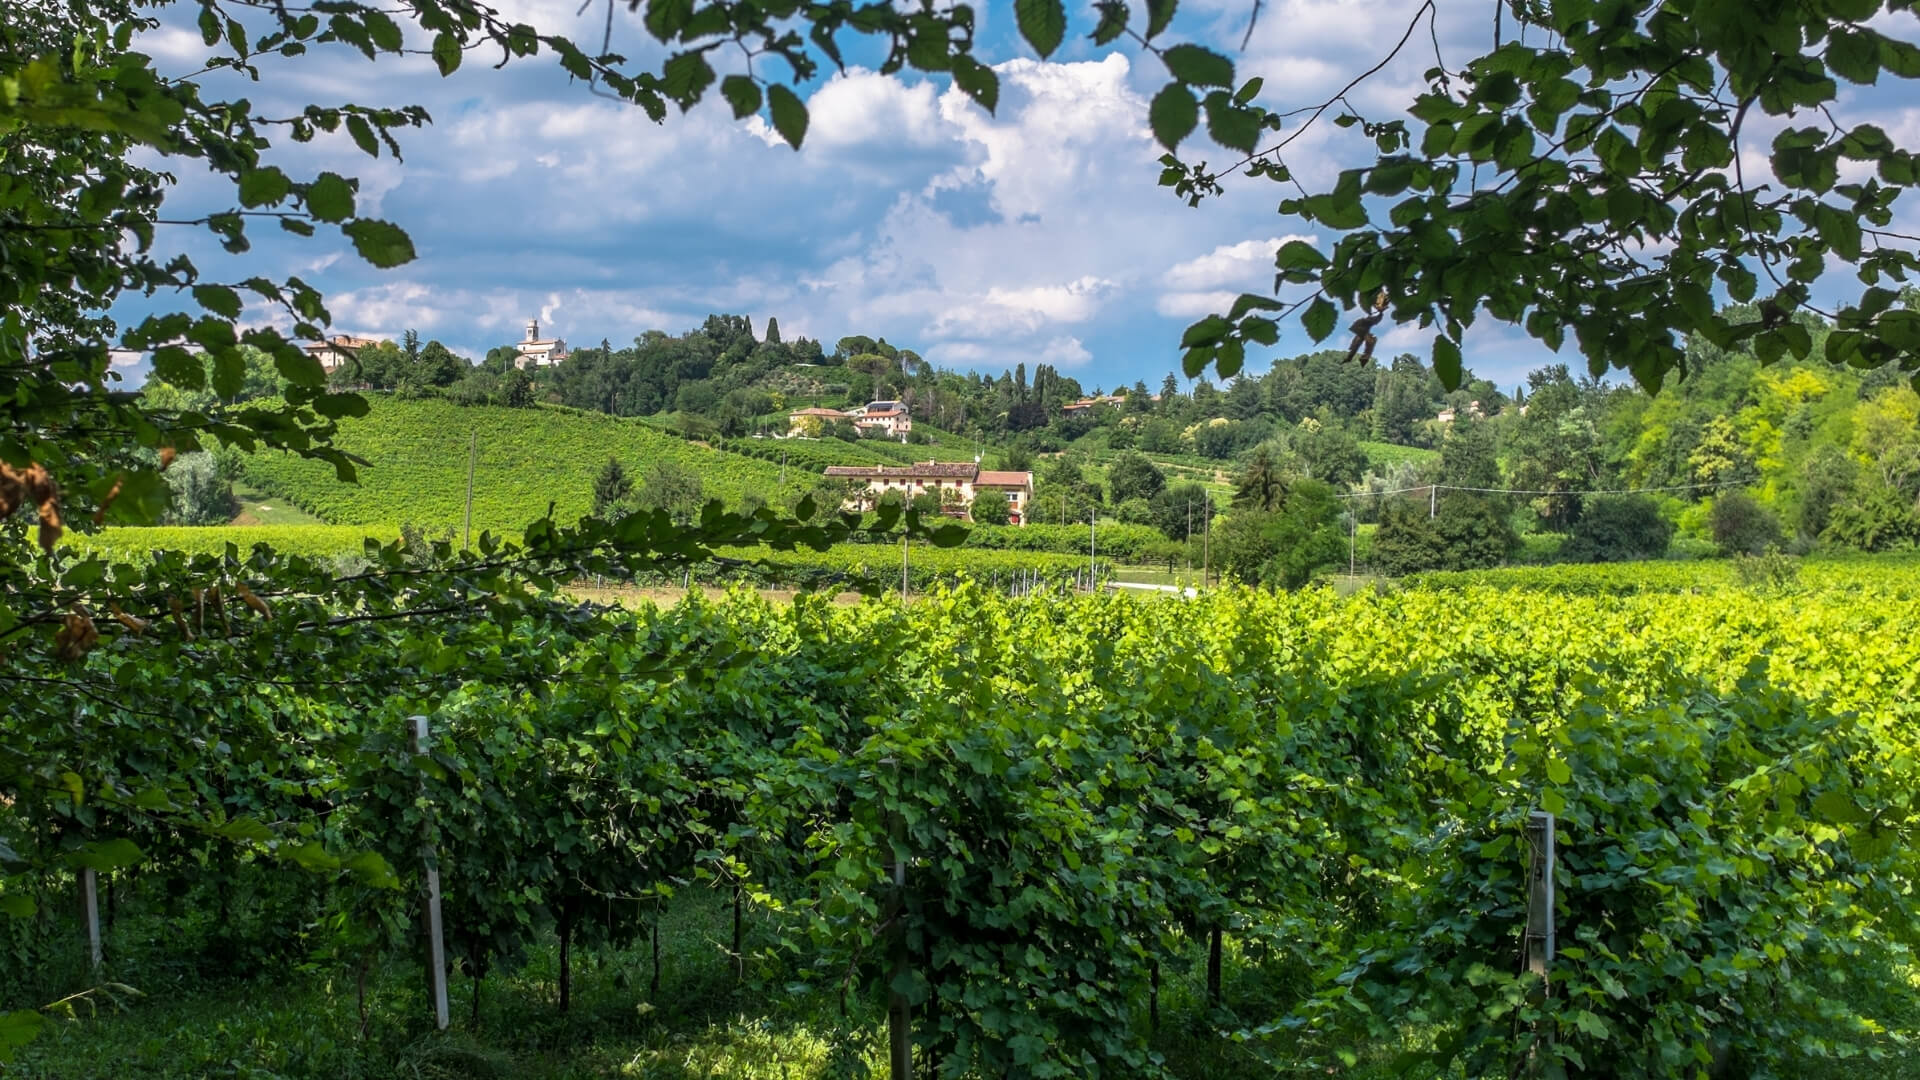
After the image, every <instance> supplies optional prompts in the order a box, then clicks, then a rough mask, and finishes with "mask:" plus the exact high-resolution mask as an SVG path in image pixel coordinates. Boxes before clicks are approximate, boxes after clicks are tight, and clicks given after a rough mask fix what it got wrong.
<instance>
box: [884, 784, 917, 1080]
mask: <svg viewBox="0 0 1920 1080" xmlns="http://www.w3.org/2000/svg"><path fill="white" fill-rule="evenodd" d="M893 764H894V770H895V776H896V777H897V776H898V775H899V762H898V761H897V760H896V761H895V762H894V763H893ZM894 797H895V798H896V799H898V798H899V797H900V795H899V787H898V785H897V784H896V785H895V788H894ZM887 838H888V840H889V841H890V842H889V844H888V847H889V848H891V849H892V850H891V854H892V856H893V863H892V883H893V887H892V890H891V893H892V896H891V900H890V903H889V904H888V907H889V908H891V909H892V918H891V921H892V923H893V925H892V927H891V929H890V930H889V932H888V943H887V951H888V953H889V963H888V965H887V1062H888V1066H889V1072H890V1075H891V1078H892V1080H913V1015H912V1012H911V1011H910V1008H909V1006H908V1004H907V995H906V994H905V993H904V992H903V991H902V990H901V988H900V984H901V983H903V982H905V981H906V980H907V974H908V969H907V857H906V844H907V827H906V818H905V817H904V816H903V815H902V814H901V813H900V811H899V810H898V809H897V808H896V809H895V810H894V811H893V812H892V813H891V814H889V815H888V821H887Z"/></svg>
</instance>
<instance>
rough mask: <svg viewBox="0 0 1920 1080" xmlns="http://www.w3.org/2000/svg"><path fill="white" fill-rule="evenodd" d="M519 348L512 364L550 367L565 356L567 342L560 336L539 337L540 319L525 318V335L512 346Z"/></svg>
mask: <svg viewBox="0 0 1920 1080" xmlns="http://www.w3.org/2000/svg"><path fill="white" fill-rule="evenodd" d="M514 348H515V349H518V350H519V353H518V355H516V356H515V357H514V358H513V366H514V367H517V368H527V367H551V366H553V365H554V364H557V363H559V362H560V361H562V360H565V359H566V358H567V343H566V342H565V341H564V340H562V339H560V338H545V339H543V338H541V336H540V320H538V319H528V320H527V337H526V340H525V341H522V342H520V343H518V344H516V345H515V346H514Z"/></svg>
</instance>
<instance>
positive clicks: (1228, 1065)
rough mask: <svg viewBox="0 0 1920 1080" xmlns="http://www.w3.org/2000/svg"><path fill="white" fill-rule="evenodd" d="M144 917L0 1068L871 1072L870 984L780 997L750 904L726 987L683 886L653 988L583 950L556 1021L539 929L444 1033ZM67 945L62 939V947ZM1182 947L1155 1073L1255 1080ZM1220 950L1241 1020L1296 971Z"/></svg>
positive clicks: (876, 1053) (259, 1074) (410, 991)
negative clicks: (736, 966) (188, 947)
mask: <svg viewBox="0 0 1920 1080" xmlns="http://www.w3.org/2000/svg"><path fill="white" fill-rule="evenodd" d="M157 915H158V913H156V912H150V913H149V914H147V915H145V916H142V917H139V918H127V917H123V918H122V919H121V920H120V923H119V925H118V927H117V928H115V929H114V930H113V931H112V932H111V933H110V934H109V935H108V940H107V948H108V957H109V968H108V970H107V972H106V976H107V977H108V978H110V979H116V980H122V981H124V982H126V983H127V984H128V985H131V986H133V987H135V988H136V989H138V990H140V991H141V995H140V996H139V997H135V998H131V999H129V1000H127V1001H126V1003H125V1004H124V1006H123V1007H121V1008H117V1009H116V1008H113V1007H111V1006H109V1007H105V1008H102V1009H100V1010H99V1011H97V1012H90V1011H88V1010H82V1011H81V1013H80V1015H79V1016H78V1018H76V1019H72V1020H57V1021H55V1022H54V1023H51V1024H49V1025H48V1027H47V1029H46V1033H45V1034H43V1035H42V1036H41V1038H40V1039H39V1040H38V1041H36V1042H35V1043H33V1044H31V1045H30V1046H28V1047H27V1048H26V1049H25V1051H24V1052H23V1053H22V1054H21V1056H20V1058H19V1059H18V1060H17V1061H16V1062H15V1066H14V1072H12V1073H10V1074H8V1075H11V1076H17V1077H19V1078H21V1080H120V1078H123V1077H141V1078H142V1080H199V1078H202V1077H207V1076H227V1077H245V1078H248V1080H321V1078H325V1080H373V1078H381V1080H385V1078H389V1077H395V1078H402V1077H403V1078H408V1080H412V1078H416V1077H417V1078H422V1080H508V1078H512V1080H589V1078H593V1080H599V1078H616V1077H619V1078H625V1077H646V1078H649V1080H652V1078H659V1080H691V1078H696V1077H698V1078H721V1077H726V1078H739V1080H800V1078H809V1080H810V1078H815V1077H823V1078H824V1077H841V1076H866V1075H871V1076H876V1077H884V1076H885V1075H886V1061H885V1041H884V1040H885V1026H884V1023H885V1021H884V1014H883V1012H882V1002H881V1001H880V1000H879V998H878V995H877V994H874V993H863V992H862V989H861V987H860V986H859V985H858V983H857V982H856V984H855V985H854V987H853V988H852V992H850V993H849V994H848V995H847V997H846V1011H845V1013H844V1014H843V1013H842V1011H841V1000H840V995H839V989H840V987H839V980H838V979H837V978H824V979H817V980H815V982H814V983H813V985H812V986H811V987H810V988H808V989H804V990H800V989H796V988H795V987H794V985H793V984H792V982H791V978H792V976H793V975H794V972H792V971H789V970H787V969H786V968H785V967H783V964H782V961H781V959H780V958H779V956H778V955H776V954H775V953H774V952H773V951H772V950H771V949H770V942H771V935H770V934H768V933H767V928H768V926H769V925H770V923H769V920H771V919H773V918H776V917H777V916H774V915H772V914H770V913H767V912H764V911H755V910H754V909H752V908H749V909H748V916H747V920H746V930H747V936H746V939H745V947H744V949H743V952H744V953H745V954H746V955H747V957H748V959H747V964H746V972H747V975H746V979H745V980H744V981H741V980H737V979H736V978H735V976H734V973H733V965H732V963H731V961H730V958H729V956H728V948H729V943H730V934H731V907H730V905H729V904H728V903H727V900H726V898H725V897H724V896H722V895H721V894H719V893H716V892H714V891H712V890H708V889H702V888H693V889H689V890H687V891H685V892H684V893H682V895H681V897H680V898H679V899H677V900H676V901H674V902H673V903H672V904H671V905H669V906H668V908H667V909H666V911H665V914H664V916H663V918H662V921H661V934H660V938H661V940H660V957H661V968H660V983H659V990H658V992H655V991H654V990H653V989H652V988H651V985H650V984H651V982H652V963H651V952H650V949H649V947H648V943H647V942H646V941H645V940H642V941H640V942H637V943H634V944H632V945H630V946H624V947H619V948H603V949H582V950H578V951H576V954H575V955H576V961H575V965H574V986H573V1005H572V1008H571V1010H570V1011H568V1012H566V1013H562V1012H560V1010H559V1007H558V1000H557V992H556V990H555V986H556V985H557V983H556V980H557V974H558V950H557V948H556V947H555V945H554V944H553V942H552V940H551V939H550V938H549V939H548V940H546V941H545V942H543V943H542V944H540V945H539V946H537V947H535V948H534V949H533V950H531V952H530V954H529V955H528V957H527V962H526V963H525V964H524V965H522V966H521V967H519V968H518V969H517V970H515V971H513V972H511V973H501V972H495V973H493V974H491V975H489V976H488V977H487V978H486V979H484V980H483V981H482V983H481V989H480V1006H479V1011H478V1017H477V1020H476V1019H475V1016H474V1012H473V983H472V981H471V980H469V979H467V978H465V977H464V976H462V975H459V974H455V975H454V976H453V977H452V978H451V980H450V986H449V1002H450V1006H451V1008H450V1012H451V1013H452V1017H453V1023H452V1026H451V1027H450V1029H449V1030H447V1031H445V1032H439V1031H435V1030H433V1026H432V1023H431V1016H432V1012H431V1005H430V1004H429V1001H428V998H427V993H426V988H425V976H424V973H423V972H422V970H421V969H420V968H419V967H418V966H417V965H415V964H412V963H408V962H404V961H402V960H395V961H393V962H391V963H388V964H386V965H384V966H381V967H379V968H378V969H376V970H373V971H372V972H371V973H370V976H369V978H368V982H367V1005H368V1021H367V1025H366V1031H365V1034H364V1035H363V1034H362V1033H361V1030H360V1028H361V1022H360V1012H359V995H358V985H357V981H356V979H355V977H354V973H353V972H352V971H350V970H347V969H346V968H344V967H341V966H337V965H330V964H325V963H319V964H314V965H311V966H310V968H309V969H308V970H306V971H304V972H302V973H300V974H294V975H287V974H284V973H279V974H274V975H259V976H254V977H244V978H234V977H229V976H228V975H226V974H225V973H224V972H223V970H222V969H221V966H220V964H219V963H218V962H216V961H215V960H214V959H213V958H212V957H210V956H208V955H205V949H204V946H205V945H206V944H207V942H205V941H201V942H196V943H197V944H200V945H202V946H203V949H202V955H200V956H184V957H183V956H181V955H179V953H180V950H181V949H182V948H183V947H185V943H187V942H194V941H195V939H196V938H199V937H200V936H201V935H212V936H215V937H217V935H218V934H219V933H220V932H221V928H220V927H218V926H215V925H213V923H212V921H211V919H210V917H209V916H210V913H207V912H202V913H200V915H199V916H198V917H195V916H188V917H187V919H186V920H185V924H184V926H182V925H181V923H180V922H179V921H175V920H167V919H163V918H159V917H157ZM243 922H244V920H243ZM209 940H212V938H211V937H210V938H209ZM68 944H69V945H71V946H72V947H75V948H77V947H80V944H79V941H78V939H77V938H74V939H72V940H71V941H70V942H69V943H68ZM1191 945H1192V947H1191V948H1190V949H1189V950H1188V952H1189V953H1190V954H1191V955H1190V956H1188V957H1186V958H1185V959H1186V963H1185V964H1184V965H1182V966H1180V967H1178V968H1175V967H1173V966H1169V968H1168V969H1167V971H1166V972H1165V975H1164V979H1163V988H1162V993H1161V1002H1160V1006H1161V1024H1160V1028H1159V1031H1158V1034H1157V1036H1156V1039H1155V1044H1156V1049H1157V1050H1159V1051H1160V1052H1161V1053H1162V1054H1164V1055H1165V1056H1166V1058H1167V1061H1168V1065H1169V1067H1170V1069H1171V1071H1172V1073H1173V1075H1174V1076H1176V1077H1182V1078H1193V1080H1201V1078H1204V1080H1253V1078H1256V1077H1266V1076H1270V1075H1272V1067H1271V1065H1269V1064H1268V1063H1267V1060H1268V1059H1269V1058H1277V1059H1278V1060H1286V1059H1287V1058H1288V1057H1290V1056H1291V1055H1292V1053H1293V1052H1294V1051H1295V1050H1297V1049H1304V1048H1305V1047H1304V1046H1303V1045H1302V1044H1300V1043H1297V1042H1294V1041H1292V1037H1291V1036H1284V1035H1283V1036H1278V1037H1276V1038H1274V1039H1271V1040H1267V1041H1265V1042H1264V1043H1262V1042H1254V1043H1236V1042H1233V1041H1231V1040H1228V1039H1225V1038H1223V1037H1222V1036H1221V1035H1220V1034H1219V1033H1218V1032H1217V1031H1216V1030H1215V1028H1214V1027H1213V1021H1214V1020H1219V1021H1223V1022H1225V1023H1229V1024H1231V1023H1232V1022H1233V1021H1232V1020H1231V1019H1230V1018H1229V1015H1228V1014H1214V1013H1212V1012H1211V1011H1210V1010H1209V1008H1208V1006H1207V1003H1206V1000H1205V990H1204V969H1205V964H1204V945H1203V943H1202V942H1201V941H1199V940H1197V939H1196V940H1194V941H1193V942H1192V943H1191ZM1224 959H1225V965H1224V979H1223V984H1222V988H1223V996H1224V998H1225V1000H1226V1002H1227V1004H1228V1007H1229V1009H1230V1010H1231V1011H1233V1012H1238V1013H1239V1014H1240V1015H1241V1017H1242V1018H1243V1019H1252V1018H1256V1017H1260V1016H1262V1015H1265V1013H1266V1011H1267V1010H1269V1009H1271V1008H1274V1007H1276V1006H1277V1005H1278V1004H1279V1003H1280V1001H1281V1000H1282V999H1283V997H1284V994H1285V992H1286V991H1285V989H1284V988H1285V987H1286V986H1287V985H1288V983H1289V982H1290V981H1291V980H1292V979H1295V978H1297V977H1298V976H1299V974H1300V973H1299V972H1297V971H1294V970H1291V968H1289V967H1288V965H1286V964H1284V963H1282V962H1280V961H1277V960H1276V959H1274V958H1272V957H1264V956H1260V955H1253V954H1249V953H1248V952H1246V951H1245V950H1243V949H1242V947H1241V943H1240V942H1239V941H1237V940H1236V939H1234V938H1232V937H1229V938H1228V939H1227V940H1226V949H1225V951H1224ZM76 977H77V976H76ZM1276 995H1279V996H1276ZM1143 1022H1144V1021H1143ZM1314 1049H1316V1050H1320V1051H1321V1052H1324V1051H1325V1049H1326V1048H1324V1047H1315V1048H1314ZM1357 1049H1358V1050H1359V1056H1360V1058H1361V1062H1360V1065H1359V1067H1358V1068H1356V1069H1354V1070H1351V1071H1348V1072H1346V1073H1345V1074H1343V1075H1345V1076H1348V1077H1355V1078H1368V1080H1371V1078H1374V1077H1382V1078H1384V1077H1387V1076H1391V1075H1394V1074H1393V1073H1392V1072H1391V1071H1389V1069H1388V1066H1387V1062H1388V1061H1389V1060H1390V1059H1391V1057H1392V1054H1393V1051H1394V1050H1395V1049H1396V1048H1395V1047H1391V1046H1384V1045H1378V1044H1376V1045H1360V1046H1358V1047H1357ZM927 1074H928V1075H931V1070H927Z"/></svg>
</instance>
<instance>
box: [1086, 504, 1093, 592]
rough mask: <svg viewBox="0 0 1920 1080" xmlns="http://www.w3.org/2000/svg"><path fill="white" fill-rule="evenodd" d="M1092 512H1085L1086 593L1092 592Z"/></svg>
mask: <svg viewBox="0 0 1920 1080" xmlns="http://www.w3.org/2000/svg"><path fill="white" fill-rule="evenodd" d="M1093 532H1094V526H1093V511H1091V510H1089V511H1087V591H1088V592H1092V591H1093V567H1094V554H1093Z"/></svg>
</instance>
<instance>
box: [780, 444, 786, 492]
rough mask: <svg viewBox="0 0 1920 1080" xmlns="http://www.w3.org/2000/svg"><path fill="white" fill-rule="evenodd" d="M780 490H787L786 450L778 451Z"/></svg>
mask: <svg viewBox="0 0 1920 1080" xmlns="http://www.w3.org/2000/svg"><path fill="white" fill-rule="evenodd" d="M780 490H781V491H785V490H787V452H786V451H785V450H782V451H780Z"/></svg>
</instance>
